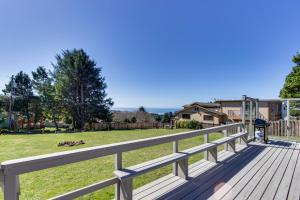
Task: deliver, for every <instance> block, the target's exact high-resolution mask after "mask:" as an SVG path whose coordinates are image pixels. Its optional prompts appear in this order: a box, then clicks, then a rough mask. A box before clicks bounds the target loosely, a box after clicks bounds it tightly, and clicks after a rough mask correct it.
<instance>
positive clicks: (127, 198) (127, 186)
mask: <svg viewBox="0 0 300 200" xmlns="http://www.w3.org/2000/svg"><path fill="white" fill-rule="evenodd" d="M120 185H121V187H120V200H132V178H128V179H125V180H121V182H120Z"/></svg>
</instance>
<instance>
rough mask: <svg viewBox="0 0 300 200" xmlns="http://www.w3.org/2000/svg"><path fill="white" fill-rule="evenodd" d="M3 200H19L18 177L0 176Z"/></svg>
mask: <svg viewBox="0 0 300 200" xmlns="http://www.w3.org/2000/svg"><path fill="white" fill-rule="evenodd" d="M1 176H2V177H1V179H2V181H3V191H4V200H19V195H20V183H19V176H18V175H3V174H2V175H1Z"/></svg>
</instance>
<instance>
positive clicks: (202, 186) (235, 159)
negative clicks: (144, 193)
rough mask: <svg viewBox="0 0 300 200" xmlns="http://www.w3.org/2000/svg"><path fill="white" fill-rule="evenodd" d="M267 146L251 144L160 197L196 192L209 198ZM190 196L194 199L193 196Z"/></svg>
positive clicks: (172, 197)
mask: <svg viewBox="0 0 300 200" xmlns="http://www.w3.org/2000/svg"><path fill="white" fill-rule="evenodd" d="M265 148H266V146H258V145H251V144H249V146H248V147H247V148H245V149H243V150H242V151H240V152H237V153H236V154H234V155H232V156H230V157H228V158H226V159H225V160H223V161H221V162H218V163H217V165H215V166H214V167H212V168H210V169H209V170H207V171H205V172H204V173H202V174H200V175H198V176H196V177H190V178H189V180H188V182H187V183H185V184H183V185H181V186H179V187H177V188H176V189H173V190H171V191H168V192H167V193H166V194H164V195H163V196H160V197H159V198H158V199H159V200H162V199H164V200H165V199H174V197H176V199H180V198H183V197H185V196H186V195H187V194H189V195H195V194H196V195H197V196H198V195H199V196H200V195H203V197H202V198H201V199H207V198H208V197H210V196H211V195H213V194H214V192H215V190H216V189H215V186H218V185H219V186H220V185H222V184H224V183H226V182H227V181H228V180H229V179H231V178H232V177H234V175H235V174H237V173H238V172H239V171H241V170H242V169H243V168H244V167H245V166H246V165H247V164H248V163H250V162H251V161H252V160H254V159H255V158H256V157H257V156H258V155H259V154H260V153H262V151H264V150H265ZM275 148H276V147H275ZM192 193H194V194H192ZM185 198H186V197H185ZM190 198H191V199H193V197H192V196H191V197H190ZM187 199H189V198H187Z"/></svg>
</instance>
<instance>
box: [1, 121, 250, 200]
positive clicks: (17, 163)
mask: <svg viewBox="0 0 300 200" xmlns="http://www.w3.org/2000/svg"><path fill="white" fill-rule="evenodd" d="M237 129H240V130H241V129H242V130H244V126H243V124H242V123H235V124H229V125H223V126H217V127H212V128H207V129H201V130H194V131H189V132H184V133H178V134H172V135H166V136H159V137H152V138H146V139H140V140H133V141H127V142H121V143H115V144H109V145H103V146H97V147H88V148H83V149H77V150H71V151H65V152H59V153H52V154H46V155H41V156H33V157H27V158H22V159H16V160H10V161H5V162H2V163H1V168H0V182H2V186H3V191H4V199H5V200H16V199H18V198H19V194H20V189H19V188H20V186H19V175H20V174H24V173H28V172H33V171H37V170H43V169H47V168H51V167H57V166H62V165H66V164H71V163H76V162H80V161H85V160H89V159H95V158H99V157H103V156H108V155H113V154H115V155H116V159H115V169H116V170H122V153H123V152H127V151H132V150H135V149H140V148H144V147H150V146H154V145H159V144H163V143H169V142H173V152H174V153H176V154H180V152H178V142H179V141H180V140H183V139H187V138H192V137H196V136H199V135H204V136H205V141H206V142H207V143H206V144H207V145H206V146H207V148H206V149H205V148H202V149H201V148H200V149H201V150H202V151H203V150H206V151H207V153H208V154H210V153H211V152H212V151H210V150H209V148H211V149H214V150H216V147H215V146H217V145H220V144H225V145H227V144H229V145H231V146H232V145H234V144H232V141H233V139H236V138H242V139H245V140H244V142H245V143H247V141H246V140H247V137H246V138H245V137H244V136H245V135H242V134H239V135H237V136H236V138H235V137H232V138H230V135H227V130H237ZM220 131H223V133H224V135H225V136H226V137H225V138H222V139H223V140H221V141H219V143H217V142H216V143H214V141H211V143H210V141H209V137H208V136H209V134H210V133H215V132H220ZM232 136H233V135H232ZM243 137H244V138H243ZM226 138H228V139H227V140H224V139H226ZM233 149H234V148H233ZM184 152H192V153H191V154H189V153H185V155H186V157H187V158H188V157H189V156H190V155H192V154H193V153H198V152H200V150H199V151H196V149H195V147H194V148H191V150H190V151H189V150H185V151H184ZM211 156H213V157H214V159H213V160H215V161H216V160H217V153H216V152H215V153H214V154H212V155H211ZM177 161H178V160H174V162H173V163H175V164H176V162H177ZM186 163H187V164H186V165H188V162H186ZM165 164H170V161H168V162H166V163H165ZM156 168H159V166H158V167H156ZM174 168H176V170H177V171H176V172H174V173H175V174H176V175H177V174H179V173H178V170H180V169H178V166H177V167H176V166H175V165H173V170H174ZM179 168H180V167H179ZM150 170H152V169H149V171H150ZM186 173H188V172H186ZM121 180H122V179H121V178H120V177H118V176H116V177H113V178H110V179H107V180H104V181H101V182H98V183H95V184H92V185H89V186H87V187H84V188H80V189H77V190H75V191H71V192H68V193H65V194H63V195H60V196H57V197H54V198H52V199H74V198H76V197H80V196H82V195H85V194H88V193H92V192H95V191H97V190H100V189H102V188H104V187H107V186H110V185H114V184H115V185H116V190H115V191H116V194H115V196H116V199H120V198H121V199H131V198H132V197H131V196H130V195H129V196H126V195H125V194H124V192H125V193H126V192H129V193H132V187H126V188H127V189H126V190H130V191H123V188H124V186H123V185H122V182H123V181H121ZM124 182H125V181H124Z"/></svg>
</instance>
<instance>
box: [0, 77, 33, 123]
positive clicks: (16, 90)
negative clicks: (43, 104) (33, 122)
mask: <svg viewBox="0 0 300 200" xmlns="http://www.w3.org/2000/svg"><path fill="white" fill-rule="evenodd" d="M3 92H4V94H5V95H8V94H9V93H13V95H14V96H16V100H18V103H17V104H16V103H15V104H16V106H17V107H19V109H18V110H19V111H20V114H21V115H22V117H25V118H26V119H27V123H28V122H29V121H30V112H29V105H30V102H31V99H32V97H33V91H32V81H31V79H30V77H29V76H28V75H27V74H26V73H24V72H23V71H20V72H19V73H18V74H17V75H16V76H15V77H11V79H10V81H9V83H8V84H6V85H5V89H4V90H3ZM27 127H28V128H29V126H27Z"/></svg>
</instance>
